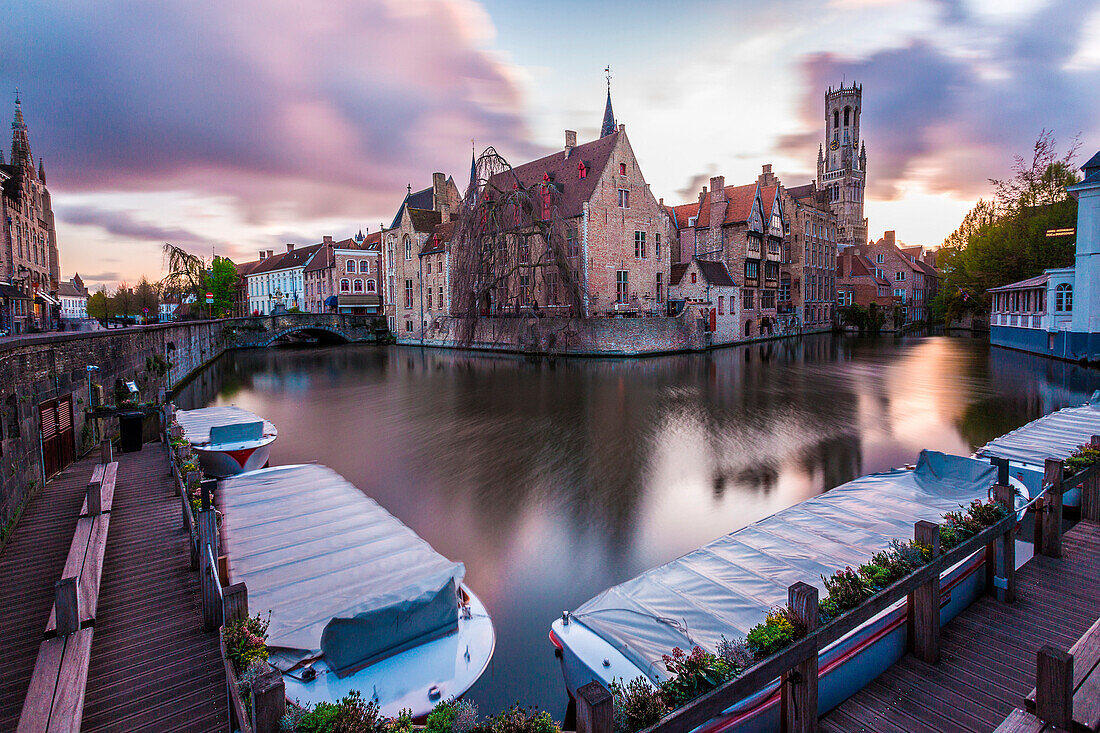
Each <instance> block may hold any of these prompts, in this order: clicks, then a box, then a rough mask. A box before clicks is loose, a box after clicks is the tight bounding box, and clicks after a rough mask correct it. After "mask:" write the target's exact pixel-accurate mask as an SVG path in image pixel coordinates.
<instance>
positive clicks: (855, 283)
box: [835, 247, 894, 314]
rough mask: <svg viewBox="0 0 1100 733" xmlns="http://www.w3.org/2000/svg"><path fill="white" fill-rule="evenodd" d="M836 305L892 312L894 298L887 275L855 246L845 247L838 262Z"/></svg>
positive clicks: (838, 256)
mask: <svg viewBox="0 0 1100 733" xmlns="http://www.w3.org/2000/svg"><path fill="white" fill-rule="evenodd" d="M835 278H836V304H837V307H839V308H845V307H849V306H853V305H858V306H860V307H861V308H863V309H864V310H867V311H870V310H876V309H886V310H887V311H888V312H889V313H891V314H892V313H893V307H894V297H893V296H892V295H891V294H890V281H889V280H887V279H886V275H885V273H883V272H882V271H881V270H879V269H878V268H877V267H875V264H874V263H873V262H872V261H871V260H870V259H868V258H867V256H866V255H864V254H862V253H860V251H859V249H857V248H855V247H845V248H844V249H843V250H841V251H840V252H839V254H838V255H837V260H836V271H835Z"/></svg>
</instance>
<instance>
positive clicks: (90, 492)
mask: <svg viewBox="0 0 1100 733" xmlns="http://www.w3.org/2000/svg"><path fill="white" fill-rule="evenodd" d="M85 495H86V497H87V500H88V516H89V517H97V516H99V514H100V513H101V512H102V511H103V484H101V483H100V482H99V481H91V482H89V483H88V488H87V490H86V492H85Z"/></svg>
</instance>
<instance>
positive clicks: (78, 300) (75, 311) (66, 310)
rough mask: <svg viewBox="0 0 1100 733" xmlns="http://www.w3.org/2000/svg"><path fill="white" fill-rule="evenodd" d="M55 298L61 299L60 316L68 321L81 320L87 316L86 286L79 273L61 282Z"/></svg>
mask: <svg viewBox="0 0 1100 733" xmlns="http://www.w3.org/2000/svg"><path fill="white" fill-rule="evenodd" d="M57 298H58V300H60V301H61V318H62V319H64V320H69V321H82V320H85V319H87V317H88V288H86V287H84V281H83V280H81V279H80V275H79V274H77V275H74V276H73V279H72V280H69V281H67V282H63V283H61V284H60V285H58V287H57Z"/></svg>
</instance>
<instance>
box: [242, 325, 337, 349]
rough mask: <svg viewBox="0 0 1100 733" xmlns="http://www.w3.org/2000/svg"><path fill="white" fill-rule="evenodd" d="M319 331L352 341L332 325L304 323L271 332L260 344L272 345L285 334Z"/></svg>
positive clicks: (264, 345)
mask: <svg viewBox="0 0 1100 733" xmlns="http://www.w3.org/2000/svg"><path fill="white" fill-rule="evenodd" d="M318 332H324V333H330V334H332V335H334V336H337V337H338V338H339V339H340V340H341V341H343V342H344V343H351V342H352V338H351V337H349V336H348V335H347V334H346V333H344V332H343V331H341V330H339V329H337V328H333V327H331V326H322V325H316V324H302V325H301V326H291V327H290V328H284V329H282V330H281V331H276V332H275V333H273V334H271V335H270V336H269V337H268V338H267V340H266V341H264V342H263V343H262V344H260V346H261V347H267V346H271V345H272V344H273V343H275V342H276V341H278V340H279V339H281V338H283V337H284V336H289V335H290V334H292V333H302V334H310V333H318Z"/></svg>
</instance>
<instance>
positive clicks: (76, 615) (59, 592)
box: [53, 578, 80, 636]
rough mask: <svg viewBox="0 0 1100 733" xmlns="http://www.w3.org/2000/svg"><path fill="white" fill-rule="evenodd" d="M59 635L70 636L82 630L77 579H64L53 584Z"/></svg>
mask: <svg viewBox="0 0 1100 733" xmlns="http://www.w3.org/2000/svg"><path fill="white" fill-rule="evenodd" d="M53 587H54V609H55V621H56V622H57V635H58V636H68V635H69V634H72V633H74V632H75V631H76V630H77V629H79V628H80V606H79V602H78V601H77V592H76V578H62V579H61V580H59V581H57V582H56V583H54V584H53Z"/></svg>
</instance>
